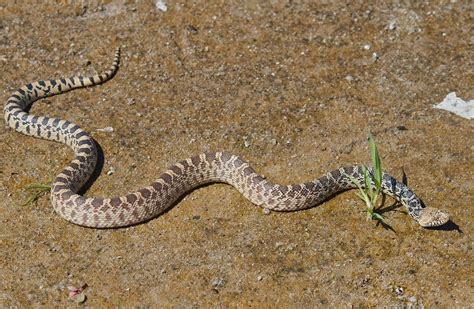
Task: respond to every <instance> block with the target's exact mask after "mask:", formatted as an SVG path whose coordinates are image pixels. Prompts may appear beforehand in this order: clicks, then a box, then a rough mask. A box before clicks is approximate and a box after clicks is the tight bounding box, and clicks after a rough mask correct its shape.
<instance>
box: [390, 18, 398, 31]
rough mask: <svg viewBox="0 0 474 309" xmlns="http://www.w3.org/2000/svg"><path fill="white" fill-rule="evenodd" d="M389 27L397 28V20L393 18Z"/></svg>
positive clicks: (391, 28)
mask: <svg viewBox="0 0 474 309" xmlns="http://www.w3.org/2000/svg"><path fill="white" fill-rule="evenodd" d="M388 29H389V30H395V29H397V22H396V21H394V20H392V21H391V22H390V23H389V24H388Z"/></svg>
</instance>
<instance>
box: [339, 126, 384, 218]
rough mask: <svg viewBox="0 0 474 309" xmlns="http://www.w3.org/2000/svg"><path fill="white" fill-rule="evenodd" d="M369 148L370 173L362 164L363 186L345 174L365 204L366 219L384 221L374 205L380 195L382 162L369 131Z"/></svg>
mask: <svg viewBox="0 0 474 309" xmlns="http://www.w3.org/2000/svg"><path fill="white" fill-rule="evenodd" d="M368 141H369V149H370V157H371V158H372V166H373V169H372V174H370V173H369V171H368V169H367V167H366V166H363V167H362V168H363V171H364V187H363V186H362V184H360V183H359V181H358V180H357V179H355V178H354V177H352V176H351V175H347V176H348V177H349V178H350V180H351V181H352V183H353V184H354V185H356V186H357V188H358V189H359V191H358V192H357V193H356V195H357V196H358V197H359V198H360V199H361V200H362V201H364V203H365V205H366V206H367V209H366V212H367V220H370V219H373V220H377V221H380V222H381V223H385V222H384V217H383V216H382V215H381V214H379V213H377V212H376V211H375V210H376V207H377V202H378V198H379V196H380V195H381V190H382V162H381V161H380V156H379V152H378V149H377V145H376V144H375V140H374V137H373V136H372V134H371V133H370V132H369V137H368Z"/></svg>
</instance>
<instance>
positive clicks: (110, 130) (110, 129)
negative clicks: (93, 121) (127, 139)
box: [96, 127, 114, 133]
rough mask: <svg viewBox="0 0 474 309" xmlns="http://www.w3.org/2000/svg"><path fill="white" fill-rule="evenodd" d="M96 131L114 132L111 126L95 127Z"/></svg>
mask: <svg viewBox="0 0 474 309" xmlns="http://www.w3.org/2000/svg"><path fill="white" fill-rule="evenodd" d="M96 131H97V132H106V133H111V132H114V128H112V127H105V128H102V129H97V130H96Z"/></svg>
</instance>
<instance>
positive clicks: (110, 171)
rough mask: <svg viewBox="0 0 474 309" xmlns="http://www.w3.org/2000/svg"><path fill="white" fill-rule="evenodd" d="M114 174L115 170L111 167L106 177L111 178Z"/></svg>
mask: <svg viewBox="0 0 474 309" xmlns="http://www.w3.org/2000/svg"><path fill="white" fill-rule="evenodd" d="M114 173H115V169H114V168H113V167H111V168H110V169H109V171H108V172H107V175H108V176H112V175H113V174H114Z"/></svg>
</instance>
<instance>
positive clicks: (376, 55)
mask: <svg viewBox="0 0 474 309" xmlns="http://www.w3.org/2000/svg"><path fill="white" fill-rule="evenodd" d="M379 58H380V56H379V54H377V53H373V54H372V59H374V60H375V61H377V60H379Z"/></svg>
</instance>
